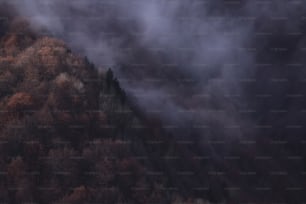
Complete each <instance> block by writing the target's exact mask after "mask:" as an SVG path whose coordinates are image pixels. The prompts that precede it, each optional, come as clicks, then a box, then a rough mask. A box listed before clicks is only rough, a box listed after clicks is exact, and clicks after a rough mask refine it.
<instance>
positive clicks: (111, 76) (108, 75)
mask: <svg viewBox="0 0 306 204" xmlns="http://www.w3.org/2000/svg"><path fill="white" fill-rule="evenodd" d="M113 80H114V74H113V71H112V70H111V69H110V68H109V69H108V70H107V72H106V88H107V90H108V91H109V89H110V87H111V85H112V83H113Z"/></svg>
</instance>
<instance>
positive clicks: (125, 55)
mask: <svg viewBox="0 0 306 204" xmlns="http://www.w3.org/2000/svg"><path fill="white" fill-rule="evenodd" d="M15 5H16V7H17V9H18V10H19V12H20V13H22V14H23V15H25V16H27V17H28V18H29V19H30V21H31V23H32V25H33V26H34V27H35V28H36V29H38V30H42V29H43V28H44V29H45V30H47V31H48V32H49V33H51V34H52V35H54V36H56V37H60V38H62V39H63V40H65V41H66V42H67V43H68V44H69V46H71V47H72V48H73V49H74V50H75V51H77V52H80V53H82V54H84V55H86V56H87V57H88V58H89V59H90V60H91V61H93V62H94V63H95V65H96V66H97V67H98V69H100V70H101V71H103V70H106V69H107V68H108V67H111V68H112V69H113V70H114V72H115V74H116V76H117V77H118V78H119V81H120V83H121V85H122V86H123V88H124V89H125V90H126V91H127V92H128V93H129V94H130V95H131V96H133V97H135V98H136V100H137V103H138V104H139V106H141V107H143V109H144V111H146V112H148V113H150V114H153V115H155V116H158V117H160V118H161V119H162V121H164V123H165V126H167V125H173V124H174V125H178V126H179V127H183V126H188V125H191V126H194V125H195V126H198V125H200V126H207V125H208V124H210V123H217V124H219V125H221V126H222V127H233V126H235V127H238V128H234V129H235V131H234V133H233V135H236V137H238V138H239V137H243V135H248V134H250V132H252V131H249V125H254V126H256V125H258V124H257V123H258V122H259V123H260V122H261V120H259V119H258V118H260V117H262V118H269V117H268V115H269V111H270V109H273V108H275V109H277V105H276V104H283V103H285V101H286V100H287V99H286V97H284V94H290V93H288V87H291V85H292V83H295V82H292V83H291V81H289V82H290V83H289V82H288V83H287V84H284V83H283V84H277V83H274V84H273V83H272V84H271V83H270V81H271V79H272V80H273V79H275V78H276V79H280V78H287V77H289V76H291V77H292V79H293V78H296V77H301V76H302V75H301V72H298V71H293V72H288V70H286V69H283V68H281V66H279V65H285V64H294V62H295V61H296V60H297V59H299V58H301V56H299V55H301V54H300V53H299V50H300V47H303V40H302V39H303V35H301V32H302V31H303V29H304V27H303V26H302V24H303V12H304V11H305V9H304V4H303V2H300V1H294V2H289V1H278V2H276V1H226V0H218V1H204V0H203V1H202V0H191V1H188V2H187V1H183V0H171V1H165V0H142V1H140V0H133V1H129V2H127V1H125V0H113V1H106V0H105V1H98V0H88V1H85V0H75V1H69V2H63V1H60V0H44V1H41V0H27V1H21V0H17V1H15ZM298 56H299V57H298ZM265 66H270V67H271V66H272V68H268V69H267V68H266V67H265ZM276 67H278V68H276ZM291 90H293V91H292V93H293V94H294V93H295V91H294V88H293V89H291ZM267 94H268V95H273V97H272V100H269V101H266V100H265V99H262V98H260V97H259V98H258V96H262V95H267ZM274 106H275V107H274ZM266 115H267V117H266ZM273 117H274V116H273ZM273 117H272V118H273ZM271 120H273V119H271ZM270 122H271V121H270ZM189 128H190V127H189ZM229 132H231V131H229ZM190 134H191V133H190ZM222 134H224V133H222Z"/></svg>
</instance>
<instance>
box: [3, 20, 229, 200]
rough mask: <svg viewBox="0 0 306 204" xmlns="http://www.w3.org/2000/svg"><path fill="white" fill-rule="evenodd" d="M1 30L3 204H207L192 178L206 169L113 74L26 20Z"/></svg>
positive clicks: (200, 181)
mask: <svg viewBox="0 0 306 204" xmlns="http://www.w3.org/2000/svg"><path fill="white" fill-rule="evenodd" d="M2 23H4V24H2V25H1V27H3V30H4V31H5V32H2V35H1V41H0V46H1V53H0V141H1V142H0V163H1V165H0V172H1V174H0V177H1V178H0V201H1V202H7V203H25V202H36V203H63V202H64V203H86V202H91V203H122V202H126V203H176V202H183V201H188V202H191V203H193V202H195V199H200V198H201V197H207V193H206V191H207V189H205V188H203V189H201V188H198V189H195V188H193V187H196V186H199V187H202V185H203V184H205V182H204V180H205V178H201V176H200V175H198V173H200V172H196V171H195V172H196V173H194V171H193V170H194V169H198V170H199V169H200V168H199V164H198V162H197V161H194V160H192V159H190V158H193V157H192V156H194V155H192V154H191V152H189V151H188V150H187V149H186V148H182V147H180V146H179V145H178V144H176V143H175V142H174V140H173V139H171V137H170V136H168V135H167V134H166V133H164V131H163V130H162V129H161V127H160V125H159V123H158V122H156V121H152V120H148V119H146V118H145V116H143V115H142V114H141V111H137V108H136V107H135V106H134V105H132V102H131V101H130V100H129V99H128V98H127V97H126V95H125V94H124V92H123V90H122V89H121V88H120V85H119V83H118V81H117V80H116V79H115V77H114V76H113V74H112V72H111V70H109V71H108V72H106V73H98V71H97V70H96V69H95V68H94V66H93V65H92V64H91V63H89V62H88V60H87V59H86V58H83V57H80V56H77V55H75V54H73V53H72V52H71V51H70V50H69V48H67V47H66V45H65V44H64V43H63V42H62V41H60V40H57V39H54V38H50V37H44V36H40V35H37V34H35V32H33V31H32V30H31V28H30V26H29V25H28V24H27V22H26V21H25V20H23V19H22V18H18V17H16V18H13V17H12V18H8V21H5V22H2ZM178 178H179V179H178ZM203 179H204V180H203ZM217 185H219V184H217ZM220 185H221V184H220ZM220 188H221V187H220ZM208 190H209V189H208ZM203 192H204V193H203ZM218 192H219V191H218ZM211 194H212V195H213V197H212V199H217V200H221V199H223V197H224V195H223V194H222V193H221V194H220V195H219V194H216V195H214V193H211ZM198 201H199V202H200V201H201V200H198ZM202 201H203V200H202Z"/></svg>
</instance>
